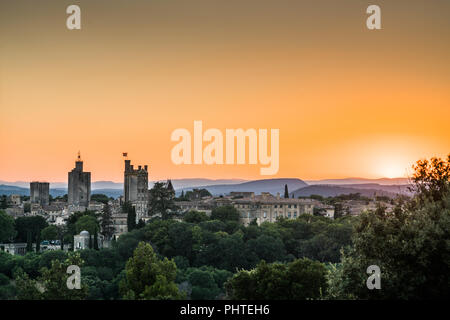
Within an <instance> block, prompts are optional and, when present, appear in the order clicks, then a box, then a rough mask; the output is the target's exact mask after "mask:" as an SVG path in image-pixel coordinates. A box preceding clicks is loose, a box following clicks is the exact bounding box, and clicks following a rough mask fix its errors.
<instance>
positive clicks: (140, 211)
mask: <svg viewBox="0 0 450 320" xmlns="http://www.w3.org/2000/svg"><path fill="white" fill-rule="evenodd" d="M124 200H125V202H130V203H131V205H132V206H133V207H135V209H136V223H137V222H138V221H139V219H144V218H145V217H147V213H148V166H147V165H145V166H144V167H142V166H138V168H137V169H135V168H134V166H133V165H132V164H131V163H130V160H128V159H125V171H124Z"/></svg>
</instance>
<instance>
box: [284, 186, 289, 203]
mask: <svg viewBox="0 0 450 320" xmlns="http://www.w3.org/2000/svg"><path fill="white" fill-rule="evenodd" d="M284 197H285V198H286V199H289V191H288V185H287V184H285V185H284Z"/></svg>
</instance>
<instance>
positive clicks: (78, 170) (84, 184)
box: [68, 152, 91, 208]
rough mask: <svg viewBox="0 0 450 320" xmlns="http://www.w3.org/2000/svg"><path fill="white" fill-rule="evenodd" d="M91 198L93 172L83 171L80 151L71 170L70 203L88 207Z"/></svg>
mask: <svg viewBox="0 0 450 320" xmlns="http://www.w3.org/2000/svg"><path fill="white" fill-rule="evenodd" d="M90 200H91V173H90V172H83V161H82V160H81V156H80V153H79V152H78V158H77V161H76V162H75V168H74V169H72V171H70V172H69V192H68V204H69V205H72V206H80V207H85V208H87V207H88V206H89V201H90Z"/></svg>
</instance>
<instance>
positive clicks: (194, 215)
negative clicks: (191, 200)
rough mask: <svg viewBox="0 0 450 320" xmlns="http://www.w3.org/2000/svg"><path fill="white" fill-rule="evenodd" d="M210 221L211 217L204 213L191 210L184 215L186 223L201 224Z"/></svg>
mask: <svg viewBox="0 0 450 320" xmlns="http://www.w3.org/2000/svg"><path fill="white" fill-rule="evenodd" d="M207 220H209V217H208V216H207V215H206V213H204V212H199V211H196V210H191V211H189V212H187V213H186V214H185V215H184V221H186V222H190V223H200V222H203V221H207Z"/></svg>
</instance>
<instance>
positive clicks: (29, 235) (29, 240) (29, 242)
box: [26, 230, 33, 252]
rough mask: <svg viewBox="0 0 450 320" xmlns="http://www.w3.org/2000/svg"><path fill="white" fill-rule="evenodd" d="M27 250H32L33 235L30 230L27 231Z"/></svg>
mask: <svg viewBox="0 0 450 320" xmlns="http://www.w3.org/2000/svg"><path fill="white" fill-rule="evenodd" d="M26 250H27V252H32V251H33V236H32V233H31V230H28V231H27V249H26Z"/></svg>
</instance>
